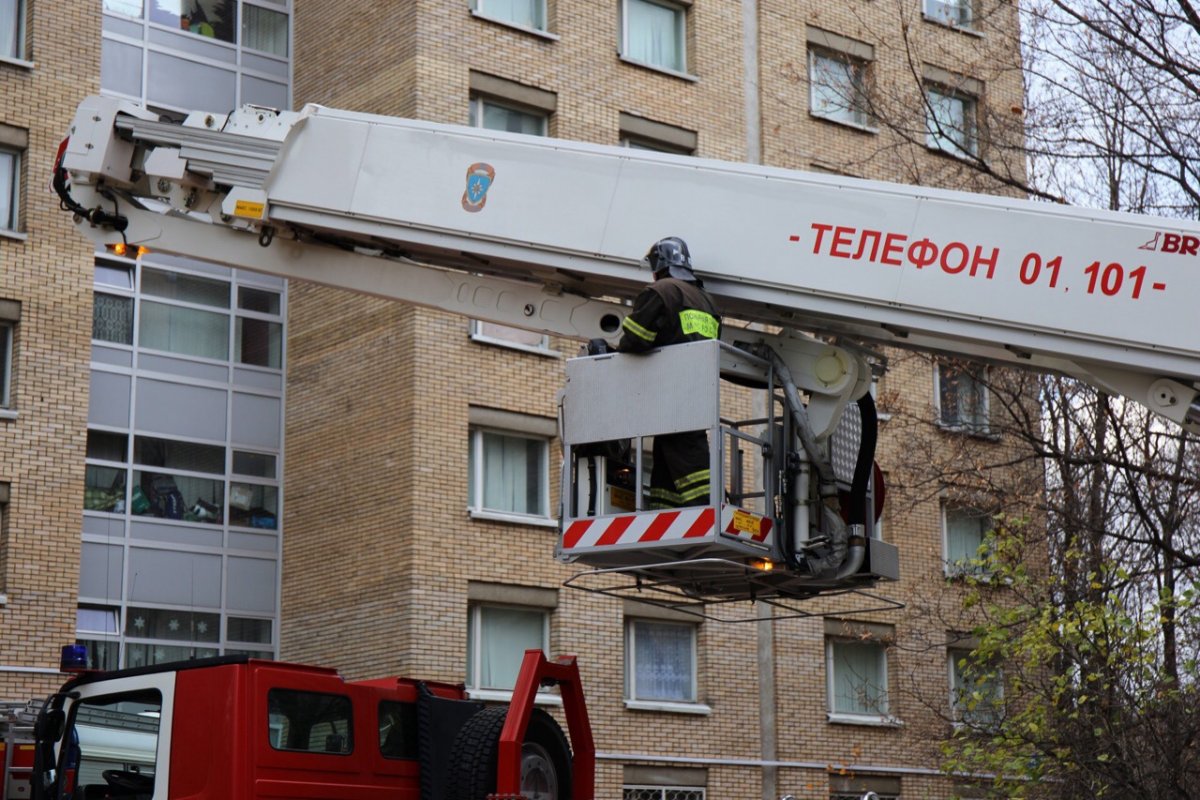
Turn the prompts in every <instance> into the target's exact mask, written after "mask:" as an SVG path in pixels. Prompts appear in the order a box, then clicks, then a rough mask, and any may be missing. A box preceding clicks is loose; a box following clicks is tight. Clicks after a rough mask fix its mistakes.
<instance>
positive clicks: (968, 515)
mask: <svg viewBox="0 0 1200 800" xmlns="http://www.w3.org/2000/svg"><path fill="white" fill-rule="evenodd" d="M942 519H943V525H944V527H945V536H946V574H947V575H986V574H987V573H988V572H989V570H988V567H987V563H986V557H987V553H986V550H985V548H986V546H987V543H988V538H989V537H990V535H991V533H992V518H991V516H990V515H988V514H984V513H983V512H981V511H976V510H974V509H969V508H955V507H953V506H945V507H943V508H942Z"/></svg>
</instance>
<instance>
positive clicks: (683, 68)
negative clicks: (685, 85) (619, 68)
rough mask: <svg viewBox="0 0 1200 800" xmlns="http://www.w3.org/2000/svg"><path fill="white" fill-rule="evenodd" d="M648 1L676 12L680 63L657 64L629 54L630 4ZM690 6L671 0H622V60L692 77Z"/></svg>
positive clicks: (676, 33)
mask: <svg viewBox="0 0 1200 800" xmlns="http://www.w3.org/2000/svg"><path fill="white" fill-rule="evenodd" d="M631 2H634V3H646V4H648V5H654V6H660V7H662V8H666V9H668V10H670V11H672V12H674V14H675V36H676V37H677V39H678V41H679V63H678V65H664V64H656V63H654V62H653V61H646V60H643V59H640V58H635V57H634V56H632V55H630V54H629V16H630V14H629V4H630V3H631ZM690 10H691V9H690V6H689V5H687V4H684V3H673V2H670V0H621V42H620V49H619V53H620V57H621V60H622V61H628V62H629V63H631V64H637V65H639V66H643V67H648V68H649V69H653V70H658V71H659V72H666V73H668V74H670V75H676V76H679V77H685V78H692V77H693V76H692V75H690V74H689V72H688V47H687V40H688V13H689V11H690Z"/></svg>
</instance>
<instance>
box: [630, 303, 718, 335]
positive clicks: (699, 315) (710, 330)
mask: <svg viewBox="0 0 1200 800" xmlns="http://www.w3.org/2000/svg"><path fill="white" fill-rule="evenodd" d="M626 319H628V317H626ZM679 327H680V328H682V329H683V333H684V335H685V336H687V335H690V334H693V333H696V334H699V335H701V336H703V337H704V338H705V339H715V338H717V331H718V329H719V328H720V324H719V323H718V322H717V318H716V317H714V316H713V315H712V314H709V313H707V312H705V311H699V310H697V309H694V308H685V309H684V310H683V311H680V312H679Z"/></svg>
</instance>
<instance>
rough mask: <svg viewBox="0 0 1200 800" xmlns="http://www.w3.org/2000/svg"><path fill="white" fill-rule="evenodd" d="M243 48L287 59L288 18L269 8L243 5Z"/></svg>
mask: <svg viewBox="0 0 1200 800" xmlns="http://www.w3.org/2000/svg"><path fill="white" fill-rule="evenodd" d="M242 46H243V47H252V48H254V49H255V50H262V51H263V52H265V53H271V54H273V55H277V56H282V57H287V54H288V16H287V14H281V13H279V12H278V11H272V10H270V9H269V8H259V7H258V6H252V5H250V4H249V3H243V4H242Z"/></svg>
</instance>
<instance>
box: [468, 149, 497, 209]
mask: <svg viewBox="0 0 1200 800" xmlns="http://www.w3.org/2000/svg"><path fill="white" fill-rule="evenodd" d="M495 177H496V170H494V169H492V165H491V164H484V163H483V162H482V161H481V162H478V163H475V164H472V165H471V166H469V167H467V190H466V191H465V192H463V196H462V207H463V210H464V211H471V212H475V211H481V210H482V209H483V205H484V203H486V202H487V193H488V189H490V188H491V186H492V179H493V178H495Z"/></svg>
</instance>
